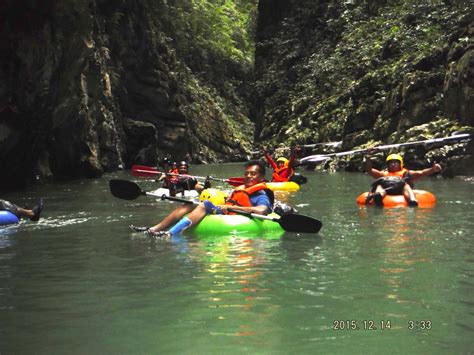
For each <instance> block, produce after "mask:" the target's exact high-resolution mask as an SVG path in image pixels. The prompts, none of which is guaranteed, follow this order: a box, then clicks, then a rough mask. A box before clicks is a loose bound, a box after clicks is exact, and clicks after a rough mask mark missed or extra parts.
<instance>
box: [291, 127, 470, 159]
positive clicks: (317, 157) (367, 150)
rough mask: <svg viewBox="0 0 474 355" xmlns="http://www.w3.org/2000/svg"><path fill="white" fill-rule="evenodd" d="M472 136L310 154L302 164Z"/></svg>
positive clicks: (464, 136) (465, 134)
mask: <svg viewBox="0 0 474 355" xmlns="http://www.w3.org/2000/svg"><path fill="white" fill-rule="evenodd" d="M471 136H472V134H469V133H464V134H455V135H452V136H449V137H442V138H432V139H426V140H422V141H416V142H407V143H397V144H387V145H379V146H377V147H373V148H366V149H356V150H350V151H346V152H339V153H330V154H315V155H309V156H307V157H304V158H302V159H301V160H300V165H305V164H308V163H318V162H321V161H324V160H327V159H331V158H332V157H340V156H344V155H351V154H357V153H366V152H369V151H375V150H385V149H392V148H399V147H406V146H413V145H421V144H431V143H438V142H445V141H450V140H462V139H470V138H471Z"/></svg>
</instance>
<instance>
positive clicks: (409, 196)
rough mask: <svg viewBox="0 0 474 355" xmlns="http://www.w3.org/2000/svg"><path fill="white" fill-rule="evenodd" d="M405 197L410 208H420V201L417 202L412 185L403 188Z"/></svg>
mask: <svg viewBox="0 0 474 355" xmlns="http://www.w3.org/2000/svg"><path fill="white" fill-rule="evenodd" d="M403 196H405V199H406V200H407V202H408V205H409V206H412V207H416V206H418V201H417V200H416V196H415V193H414V192H413V189H412V188H411V186H410V185H408V184H405V186H404V187H403Z"/></svg>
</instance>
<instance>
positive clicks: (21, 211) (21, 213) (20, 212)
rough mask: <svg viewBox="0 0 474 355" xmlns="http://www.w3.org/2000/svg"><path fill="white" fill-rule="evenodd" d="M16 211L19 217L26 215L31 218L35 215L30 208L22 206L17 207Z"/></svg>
mask: <svg viewBox="0 0 474 355" xmlns="http://www.w3.org/2000/svg"><path fill="white" fill-rule="evenodd" d="M16 212H17V213H18V216H20V217H26V218H30V219H31V218H33V217H34V216H35V213H34V212H33V211H32V210H25V209H24V208H18V209H17V210H16Z"/></svg>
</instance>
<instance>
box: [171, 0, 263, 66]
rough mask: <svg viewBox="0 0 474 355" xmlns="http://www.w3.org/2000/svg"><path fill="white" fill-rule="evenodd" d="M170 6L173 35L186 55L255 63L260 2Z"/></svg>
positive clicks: (204, 0)
mask: <svg viewBox="0 0 474 355" xmlns="http://www.w3.org/2000/svg"><path fill="white" fill-rule="evenodd" d="M170 6H171V14H170V18H169V20H170V22H172V26H173V27H174V28H175V30H174V31H172V32H173V33H170V36H171V37H172V38H174V39H175V40H176V45H177V49H178V51H180V52H181V53H182V54H184V55H185V56H186V55H189V54H191V53H193V54H195V53H196V52H200V53H201V55H203V56H209V54H210V55H217V56H222V57H225V58H230V59H231V60H234V61H237V62H247V63H252V62H253V56H254V39H253V31H254V28H255V21H256V11H257V10H256V7H257V0H221V1H216V0H176V1H174V2H172V4H170ZM169 25H171V23H169ZM168 28H169V27H168Z"/></svg>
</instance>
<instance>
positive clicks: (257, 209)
mask: <svg viewBox="0 0 474 355" xmlns="http://www.w3.org/2000/svg"><path fill="white" fill-rule="evenodd" d="M219 207H220V208H221V209H222V211H227V210H228V208H230V209H232V210H236V211H243V212H249V213H255V214H261V215H264V216H265V215H267V214H268V213H269V212H270V210H269V208H268V206H266V205H258V206H252V207H243V206H230V205H220V206H219Z"/></svg>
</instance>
